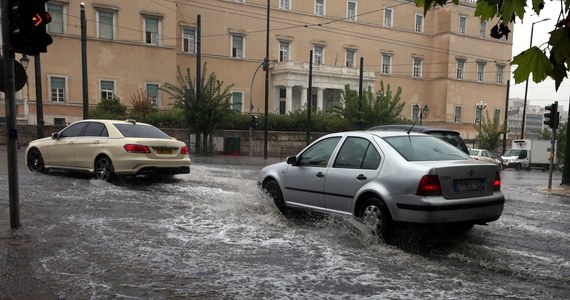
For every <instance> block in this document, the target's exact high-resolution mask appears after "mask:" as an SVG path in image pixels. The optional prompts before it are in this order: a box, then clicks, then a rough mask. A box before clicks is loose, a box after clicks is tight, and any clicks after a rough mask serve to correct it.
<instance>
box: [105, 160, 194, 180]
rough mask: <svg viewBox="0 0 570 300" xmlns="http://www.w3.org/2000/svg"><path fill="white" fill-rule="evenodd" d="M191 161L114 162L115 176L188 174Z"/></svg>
mask: <svg viewBox="0 0 570 300" xmlns="http://www.w3.org/2000/svg"><path fill="white" fill-rule="evenodd" d="M190 165H191V161H190V159H172V160H166V159H162V160H147V159H137V160H126V161H114V162H113V167H114V168H115V174H116V175H119V176H134V175H152V174H172V175H174V174H187V173H190Z"/></svg>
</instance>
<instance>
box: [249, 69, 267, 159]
mask: <svg viewBox="0 0 570 300" xmlns="http://www.w3.org/2000/svg"><path fill="white" fill-rule="evenodd" d="M264 65H265V61H264V62H263V63H261V64H259V66H257V69H255V72H254V73H253V77H252V78H251V85H250V87H249V158H250V159H251V157H252V151H253V124H252V122H251V117H252V115H253V81H254V80H255V75H257V71H259V68H261V67H263V66H264Z"/></svg>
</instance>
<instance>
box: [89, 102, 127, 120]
mask: <svg viewBox="0 0 570 300" xmlns="http://www.w3.org/2000/svg"><path fill="white" fill-rule="evenodd" d="M126 115H127V106H126V105H124V104H122V103H121V100H120V99H119V98H118V97H113V98H111V99H101V102H99V104H97V106H96V107H95V108H94V109H91V110H90V111H89V117H90V118H92V119H110V120H121V119H125V117H126Z"/></svg>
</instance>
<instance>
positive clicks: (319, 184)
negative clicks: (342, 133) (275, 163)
mask: <svg viewBox="0 0 570 300" xmlns="http://www.w3.org/2000/svg"><path fill="white" fill-rule="evenodd" d="M340 139H341V137H331V138H327V139H324V140H321V141H318V142H316V143H315V144H313V145H312V146H311V147H310V148H309V149H307V150H306V151H305V152H303V153H302V154H301V155H300V156H299V157H298V160H297V163H296V164H294V165H292V166H288V168H287V171H286V173H285V199H286V201H287V202H288V203H289V204H293V205H297V206H302V207H306V208H310V207H316V208H325V197H324V184H325V177H326V175H327V167H328V165H329V160H330V158H331V156H332V154H333V152H334V150H335V149H336V146H337V144H338V142H339V141H340Z"/></svg>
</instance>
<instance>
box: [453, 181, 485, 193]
mask: <svg viewBox="0 0 570 300" xmlns="http://www.w3.org/2000/svg"><path fill="white" fill-rule="evenodd" d="M454 186H455V191H456V192H473V191H483V190H485V184H484V183H483V180H482V179H467V180H455V184H454Z"/></svg>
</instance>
